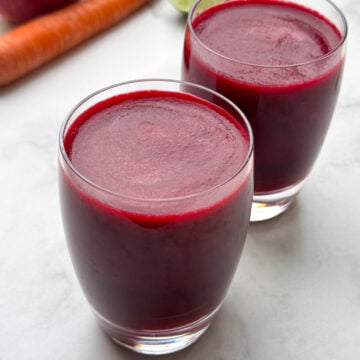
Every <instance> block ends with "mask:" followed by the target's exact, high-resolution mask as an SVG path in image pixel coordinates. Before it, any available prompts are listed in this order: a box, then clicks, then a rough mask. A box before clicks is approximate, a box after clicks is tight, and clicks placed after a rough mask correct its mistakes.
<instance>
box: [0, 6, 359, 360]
mask: <svg viewBox="0 0 360 360" xmlns="http://www.w3.org/2000/svg"><path fill="white" fill-rule="evenodd" d="M336 3H337V5H338V6H339V7H340V8H341V9H343V11H344V12H345V15H346V17H347V19H348V22H349V27H350V32H349V39H348V40H349V41H348V56H347V62H346V68H345V73H344V79H343V87H342V91H341V95H340V100H339V104H338V107H337V110H336V114H335V116H334V121H333V122H332V125H331V128H330V131H329V134H328V137H327V140H326V142H325V145H324V147H323V150H322V152H321V155H320V157H319V159H318V161H317V163H316V165H315V167H314V169H313V172H312V173H311V176H310V177H309V179H308V181H307V182H306V184H305V186H304V188H303V190H302V191H301V193H300V196H299V198H298V199H297V201H296V202H295V204H294V206H292V207H291V208H290V210H289V211H288V212H287V213H285V214H284V215H283V216H281V217H279V218H277V219H275V220H273V221H269V222H266V223H262V224H256V225H251V227H250V231H249V235H248V238H247V243H246V246H245V250H244V253H243V256H242V259H241V262H240V266H239V268H238V271H237V273H236V277H235V279H234V282H233V284H232V287H231V289H230V292H229V294H228V296H227V300H226V302H225V304H224V306H223V308H222V309H221V311H220V313H219V315H218V316H217V318H216V319H215V321H214V323H213V325H212V326H211V327H210V329H209V331H208V332H207V333H206V334H205V335H204V336H203V337H202V338H201V339H200V340H199V341H198V342H197V343H196V344H195V345H194V346H192V347H190V348H188V349H186V350H184V351H182V352H179V353H177V354H173V355H169V356H164V357H162V359H169V360H170V359H173V360H176V359H182V360H204V359H206V360H265V359H267V360H290V359H291V360H305V359H306V360H308V359H311V360H357V359H360V320H359V319H360V235H359V234H360V220H359V214H360V195H359V194H360V67H359V64H360V41H359V39H360V2H359V1H357V0H336ZM8 28H9V25H8V24H7V23H6V22H5V21H4V20H0V32H4V31H6V30H7V29H8ZM183 30H184V18H183V17H182V16H181V15H180V14H179V13H178V12H176V10H174V9H173V7H172V6H171V5H169V3H168V2H167V0H158V1H154V2H153V3H152V4H151V5H150V6H148V7H146V8H144V9H143V10H141V11H140V12H138V13H137V14H135V15H134V16H132V17H131V18H129V19H128V20H126V21H125V22H123V23H122V24H121V25H119V26H117V27H115V28H114V29H112V30H111V31H108V32H106V33H105V34H102V35H101V36H98V37H97V38H95V39H93V40H91V41H89V42H87V43H86V44H84V45H82V46H80V47H78V48H77V49H75V50H73V51H71V52H69V53H68V54H66V55H64V56H62V57H61V58H59V59H57V60H56V61H53V62H52V63H50V64H48V65H46V66H45V67H43V68H42V69H40V70H38V71H36V72H34V73H33V74H31V75H29V76H27V77H26V78H24V79H22V80H20V81H18V82H16V83H15V84H13V85H11V86H8V87H6V88H2V89H0V122H1V125H0V126H1V131H0V199H1V201H0V212H1V213H0V219H1V220H0V360H14V359H17V360H39V359H41V360H42V359H44V360H45V359H46V360H47V359H51V360H63V359H66V360H98V359H101V360H115V359H130V360H138V359H145V358H146V357H145V356H141V355H137V354H135V353H132V352H130V351H128V350H125V349H122V348H121V347H119V346H117V345H115V344H114V343H112V342H111V341H110V340H108V338H107V337H106V336H105V335H104V334H103V333H102V332H101V331H100V330H99V328H98V327H97V325H96V324H95V321H94V318H93V315H92V313H91V311H90V309H89V307H88V306H87V303H86V301H85V299H84V296H83V295H82V293H81V290H80V288H79V286H78V283H77V280H76V278H75V275H74V272H73V269H72V266H71V263H70V260H69V257H68V253H67V249H66V245H65V240H64V235H63V231H62V226H61V219H60V213H59V203H58V194H57V137H58V130H59V127H60V124H61V122H62V121H63V119H64V117H65V116H66V114H67V112H68V111H69V110H70V109H71V107H72V106H74V105H75V104H76V103H77V102H78V101H79V100H80V99H82V98H83V97H84V96H86V95H88V94H89V93H91V92H92V91H94V90H96V89H98V88H101V87H103V86H106V85H109V84H112V83H115V82H119V81H125V80H129V79H133V78H142V77H168V78H178V77H179V68H180V59H181V52H182V39H183Z"/></svg>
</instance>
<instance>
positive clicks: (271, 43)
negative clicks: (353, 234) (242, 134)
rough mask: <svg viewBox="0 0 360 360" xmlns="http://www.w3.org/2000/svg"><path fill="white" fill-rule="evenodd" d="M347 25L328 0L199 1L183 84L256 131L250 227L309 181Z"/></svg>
mask: <svg viewBox="0 0 360 360" xmlns="http://www.w3.org/2000/svg"><path fill="white" fill-rule="evenodd" d="M346 35H347V24H346V20H345V18H344V16H343V14H342V13H341V11H340V10H339V9H338V8H337V7H336V6H335V5H334V4H333V3H331V2H330V1H327V0H317V1H313V0H291V1H281V0H251V1H245V0H230V1H224V0H198V1H196V2H195V3H194V5H193V6H192V8H191V10H190V13H189V16H188V22H187V27H186V32H185V40H184V53H183V63H182V79H183V80H186V81H191V82H194V83H198V84H202V85H204V86H206V87H208V88H211V89H213V90H215V91H217V92H219V93H221V94H223V95H225V96H226V97H227V98H229V99H231V100H232V101H233V102H234V103H235V104H237V105H238V106H239V107H240V108H241V109H242V110H243V111H244V113H245V115H246V116H247V118H248V119H249V121H250V123H251V126H252V129H253V133H254V139H255V140H254V144H255V145H254V159H255V164H254V199H253V205H252V212H251V220H252V221H261V220H266V219H270V218H272V217H274V216H277V215H279V214H280V213H282V212H284V211H285V210H286V209H287V208H288V207H289V205H290V204H291V203H292V201H293V200H294V198H295V196H296V194H297V193H298V191H299V190H300V188H301V185H302V183H303V181H304V180H305V178H306V177H307V176H308V174H309V172H310V170H311V168H312V166H313V164H314V162H315V160H316V158H317V156H318V154H319V151H320V148H321V146H322V144H323V142H324V139H325V136H326V133H327V130H328V127H329V124H330V120H331V118H332V115H333V112H334V108H335V105H336V101H337V97H338V93H339V89H340V83H341V78H342V70H343V65H344V57H345V43H346Z"/></svg>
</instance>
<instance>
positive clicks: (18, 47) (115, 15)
mask: <svg viewBox="0 0 360 360" xmlns="http://www.w3.org/2000/svg"><path fill="white" fill-rule="evenodd" d="M148 1H149V0H84V1H79V2H77V3H74V4H72V5H69V6H66V7H65V8H62V9H60V10H57V11H55V12H52V13H49V14H47V15H44V16H41V17H39V18H37V19H35V20H32V21H29V22H28V23H25V24H23V25H20V26H18V27H17V28H14V29H13V30H11V31H9V32H8V33H5V34H4V35H1V36H0V86H1V85H6V84H9V83H11V82H12V81H14V80H16V79H18V78H19V77H21V76H23V75H25V74H27V73H28V72H30V71H32V70H34V69H36V68H38V67H39V66H41V65H43V64H44V63H46V62H47V61H49V60H51V59H53V58H55V57H56V56H58V55H60V54H62V53H64V52H65V51H67V50H69V49H71V48H73V47H74V46H76V45H78V44H80V43H81V42H82V41H84V40H86V39H88V38H90V37H92V36H94V35H96V34H97V33H99V32H100V31H103V30H106V29H107V28H109V27H110V26H112V25H114V24H116V23H117V22H119V21H120V20H122V19H123V18H125V17H126V16H127V15H129V14H130V13H132V12H133V11H135V10H136V9H138V8H139V7H140V6H142V5H143V4H145V3H146V2H148Z"/></svg>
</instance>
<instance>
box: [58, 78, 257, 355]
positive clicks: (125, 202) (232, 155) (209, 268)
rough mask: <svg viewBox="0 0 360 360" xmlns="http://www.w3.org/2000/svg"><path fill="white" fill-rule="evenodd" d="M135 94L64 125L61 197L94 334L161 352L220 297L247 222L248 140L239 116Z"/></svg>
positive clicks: (121, 95)
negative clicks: (99, 331)
mask: <svg viewBox="0 0 360 360" xmlns="http://www.w3.org/2000/svg"><path fill="white" fill-rule="evenodd" d="M138 84H139V83H135V85H138ZM130 85H133V84H132V83H130V84H125V85H123V86H122V85H119V86H116V87H114V88H110V89H108V90H107V91H109V90H111V93H107V92H106V91H105V95H102V94H103V93H102V92H100V93H99V94H100V95H102V98H101V99H97V98H96V96H98V95H99V94H97V95H96V96H95V99H90V100H87V102H89V101H90V104H88V103H87V102H85V103H83V104H81V106H80V107H79V109H77V110H76V111H75V113H73V114H72V115H71V116H70V118H69V119H68V120H67V122H66V123H65V124H64V127H63V129H62V133H61V140H60V149H61V151H60V155H61V156H60V198H61V205H62V215H63V223H64V228H65V233H66V237H67V241H68V246H69V250H70V254H71V257H72V261H73V264H74V267H75V270H76V273H77V276H78V278H79V281H80V283H81V286H82V288H83V291H84V293H85V295H86V297H87V299H88V301H89V303H90V304H91V306H92V308H93V309H94V311H95V314H96V315H97V317H98V320H99V322H100V324H101V325H102V326H103V328H104V329H105V331H106V332H108V333H109V334H110V336H112V337H113V338H114V339H115V340H116V341H118V342H120V343H122V344H123V345H125V346H128V347H131V348H133V349H135V350H136V351H140V352H144V353H156V354H161V353H165V352H172V351H175V350H178V349H180V348H182V347H185V346H187V345H188V344H190V343H191V342H193V341H194V340H196V338H197V337H198V336H199V335H201V333H202V332H203V331H205V330H206V328H207V327H208V326H209V324H210V321H211V319H212V316H213V315H214V313H215V312H216V310H217V309H218V307H219V306H220V304H221V302H222V301H223V299H224V296H225V293H226V291H227V289H228V287H229V284H230V282H231V279H232V277H233V274H234V272H235V269H236V266H237V264H238V261H239V258H240V254H241V251H242V248H243V245H244V241H245V237H246V232H247V227H248V221H249V216H250V205H251V199H252V195H253V192H252V187H253V183H252V160H251V141H252V140H251V133H250V132H249V131H250V128H249V127H247V125H246V120H244V118H242V114H240V113H238V117H237V118H235V117H234V116H233V115H230V114H229V113H228V112H227V111H225V110H223V108H221V107H218V106H216V105H214V104H211V103H209V102H207V101H205V100H203V99H201V98H200V97H198V96H194V95H191V94H189V93H186V92H180V91H176V92H174V91H168V90H154V89H153V88H152V87H154V86H158V85H159V84H158V83H156V82H155V83H153V82H149V83H148V84H147V82H145V85H146V86H147V88H146V89H144V90H137V91H131V92H129V91H127V89H128V87H129V86H130ZM170 85H172V86H173V87H174V86H175V85H176V86H179V85H178V83H176V82H173V83H170ZM122 87H124V90H123V89H122ZM183 88H184V86H183ZM131 89H132V88H131ZM186 89H190V90H191V86H186ZM199 91H200V92H201V91H205V90H201V89H200V90H199V89H197V91H196V93H197V94H199ZM116 92H118V93H116ZM144 339H145V340H144ZM161 344H162V345H161ZM164 344H165V345H166V346H164ZM148 345H149V346H148ZM160 345H161V346H162V347H161V346H160Z"/></svg>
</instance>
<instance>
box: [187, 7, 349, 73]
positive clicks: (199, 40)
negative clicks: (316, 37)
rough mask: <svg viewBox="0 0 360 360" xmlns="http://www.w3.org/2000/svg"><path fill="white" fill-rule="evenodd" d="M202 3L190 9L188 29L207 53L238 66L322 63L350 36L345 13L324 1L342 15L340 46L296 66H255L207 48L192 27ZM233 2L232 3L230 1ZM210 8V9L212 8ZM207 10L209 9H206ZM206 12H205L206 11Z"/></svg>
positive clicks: (338, 45) (271, 67)
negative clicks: (194, 16) (195, 13)
mask: <svg viewBox="0 0 360 360" xmlns="http://www.w3.org/2000/svg"><path fill="white" fill-rule="evenodd" d="M201 1H205V0H196V1H195V2H194V3H193V4H192V6H191V8H190V11H189V14H188V17H187V26H188V28H189V29H190V32H191V34H192V36H194V38H195V39H196V40H197V41H198V42H199V43H200V45H201V46H202V47H203V48H205V49H206V50H207V51H209V52H211V53H212V54H214V55H216V56H218V57H220V58H222V59H224V60H227V61H231V62H233V63H238V64H241V65H246V66H252V67H259V68H267V69H284V68H293V67H298V66H306V65H310V64H314V63H316V62H318V61H322V60H325V59H327V58H329V57H330V56H332V55H333V54H334V53H336V52H337V51H338V50H339V49H340V48H341V47H342V46H343V45H344V43H345V41H346V39H347V34H348V23H347V20H346V17H345V15H344V13H343V12H342V11H341V10H340V8H339V7H338V6H337V5H335V4H334V3H333V2H332V1H331V0H323V1H324V2H326V3H328V4H329V5H330V6H332V7H333V8H334V9H335V11H336V12H337V14H338V15H340V19H341V22H342V24H343V26H344V33H343V34H341V39H340V41H339V42H338V44H337V45H336V46H335V47H334V48H333V49H332V50H331V51H329V52H328V53H327V54H324V55H322V56H319V57H318V58H316V59H312V60H309V61H304V62H300V63H296V64H285V65H266V64H255V63H249V62H245V61H241V60H237V59H233V58H231V57H228V56H225V55H222V54H220V53H219V52H217V51H215V50H213V49H212V48H210V47H209V46H207V45H206V44H205V43H204V42H203V41H202V40H201V39H200V38H199V36H198V35H197V33H196V31H195V29H194V28H193V25H192V17H193V15H194V12H195V8H196V7H197V6H198V4H199V3H200V2H201ZM277 1H278V2H284V1H281V0H280V1H279V0H277ZM223 2H227V0H225V1H223ZM230 2H231V1H230ZM286 3H289V4H292V3H294V2H293V1H292V0H289V1H286ZM214 5H217V4H214ZM211 6H213V5H211ZM211 6H210V7H211ZM206 10H207V9H206ZM204 11H205V10H204Z"/></svg>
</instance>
